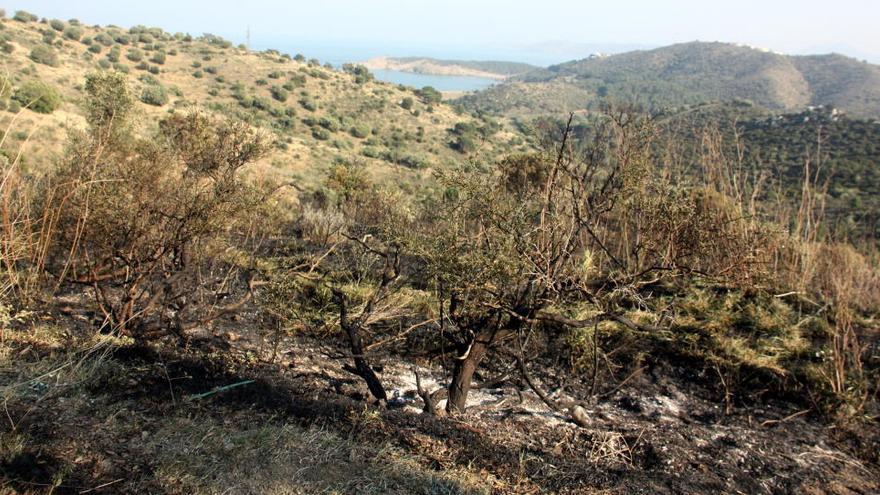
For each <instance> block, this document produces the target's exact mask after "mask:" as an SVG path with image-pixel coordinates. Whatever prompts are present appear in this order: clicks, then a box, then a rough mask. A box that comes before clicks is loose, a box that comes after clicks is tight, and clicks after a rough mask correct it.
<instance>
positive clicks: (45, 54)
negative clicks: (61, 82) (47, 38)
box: [30, 45, 58, 67]
mask: <svg viewBox="0 0 880 495" xmlns="http://www.w3.org/2000/svg"><path fill="white" fill-rule="evenodd" d="M30 58H31V60H33V61H34V62H37V63H38V64H43V65H48V66H50V67H58V54H56V53H55V50H54V49H53V48H52V47H51V46H48V45H37V46H35V47H34V49H33V50H31V54H30Z"/></svg>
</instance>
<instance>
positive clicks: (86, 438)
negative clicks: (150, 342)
mask: <svg viewBox="0 0 880 495" xmlns="http://www.w3.org/2000/svg"><path fill="white" fill-rule="evenodd" d="M313 344H314V343H313V342H310V341H307V340H306V341H296V342H287V343H285V344H284V353H283V355H285V356H288V358H287V359H281V360H278V361H277V362H275V363H267V362H259V361H258V360H255V359H252V358H247V356H248V355H247V353H246V352H243V351H242V352H238V353H236V352H234V351H235V349H236V347H237V346H242V347H245V346H246V345H247V344H246V343H245V342H243V341H242V342H238V343H237V342H226V346H227V347H229V348H230V349H231V350H232V351H233V352H230V350H229V349H227V350H225V351H224V352H216V346H214V345H202V346H190V347H188V348H180V347H176V346H162V347H146V346H130V347H122V348H117V349H115V350H114V351H113V352H112V353H111V354H110V355H108V356H106V357H105V363H104V365H103V366H102V367H101V368H100V370H99V371H98V372H97V373H96V374H95V375H94V376H92V377H91V378H89V379H88V380H87V381H86V382H84V383H82V384H80V385H77V386H75V387H73V388H68V389H65V390H61V391H55V392H54V393H53V392H52V390H51V389H52V385H51V383H47V384H42V382H39V381H38V382H34V383H31V384H30V385H29V386H28V391H27V393H23V394H21V395H20V396H17V397H16V399H15V400H10V401H8V402H7V403H6V404H5V411H4V414H3V416H6V418H4V421H3V427H2V428H3V429H4V430H3V433H4V435H6V434H9V433H16V434H18V435H22V436H24V437H25V438H26V439H27V440H28V441H27V444H26V445H27V447H26V448H25V449H23V450H22V451H20V452H18V453H16V454H15V455H0V459H2V464H0V476H2V478H3V482H2V484H0V493H2V492H3V490H8V491H10V492H11V493H44V492H49V491H50V488H49V487H50V486H51V485H52V484H53V480H56V479H62V481H61V485H60V486H57V487H55V488H54V491H53V493H82V492H83V491H86V490H89V489H92V490H93V491H90V492H88V493H169V492H171V493H173V490H169V489H168V488H167V487H162V486H160V485H158V484H157V483H154V482H153V481H152V479H153V474H154V471H155V469H156V466H155V464H154V462H153V460H152V459H151V458H150V457H149V456H148V455H146V454H145V453H144V451H143V449H142V447H141V442H139V439H140V438H145V437H148V436H150V435H151V434H152V433H153V432H154V431H155V430H156V429H157V428H159V425H160V424H161V422H162V420H163V418H167V417H169V416H180V417H187V418H200V417H202V418H213V419H216V420H222V421H224V422H226V423H227V424H230V423H231V424H233V425H235V424H237V423H239V422H240V423H241V424H242V426H243V427H244V426H245V424H247V425H253V424H254V423H260V422H282V421H283V422H291V421H294V422H297V423H300V424H302V425H307V426H312V425H319V426H321V427H324V428H327V429H330V430H333V431H338V432H342V433H344V434H345V435H347V436H349V437H350V438H354V439H362V440H364V441H376V442H390V443H393V444H394V445H397V446H399V447H401V448H403V449H406V450H408V451H411V452H413V453H414V454H417V455H418V456H420V458H421V459H423V460H424V463H425V464H426V465H427V466H428V467H429V468H430V469H434V470H444V469H446V468H449V467H452V466H467V467H468V469H472V470H477V471H482V472H487V473H491V474H492V475H494V476H495V477H497V478H499V479H501V480H509V481H511V483H510V484H509V485H501V486H499V487H498V488H497V491H498V492H499V493H504V492H508V493H526V492H528V493H595V492H597V491H600V492H605V493H622V494H623V493H627V494H636V493H645V494H649V493H815V494H819V493H834V494H853V493H859V494H866V493H880V463H878V461H880V460H878V452H880V433H878V425H877V423H876V422H865V421H862V422H854V423H851V424H849V425H844V426H842V425H839V424H834V423H831V422H829V421H828V420H827V418H823V417H820V416H818V415H817V414H816V413H815V412H812V411H809V410H807V412H801V411H803V410H804V408H803V404H802V403H798V402H797V401H792V400H789V399H790V398H787V397H785V396H780V397H763V398H762V402H761V403H760V404H748V405H745V404H736V403H733V404H731V403H730V401H726V400H725V397H723V396H722V394H719V391H718V390H717V387H712V386H710V385H709V383H708V381H707V380H706V379H705V377H704V376H702V375H701V373H702V372H695V371H694V368H693V367H692V366H690V365H688V364H687V363H681V362H678V363H676V362H674V361H675V360H673V359H672V358H670V357H669V356H664V355H659V356H657V357H656V358H653V359H652V360H649V361H648V362H646V363H645V365H644V370H643V372H641V373H639V375H638V376H636V377H634V378H633V379H631V380H630V381H629V382H627V383H626V384H625V386H623V387H621V388H620V390H617V391H615V392H614V393H613V394H610V395H607V396H605V397H603V398H601V399H600V400H598V401H596V402H595V403H594V404H593V405H592V406H591V407H590V408H589V410H588V414H589V417H590V422H591V423H590V424H589V425H588V426H587V427H582V426H576V425H574V424H572V423H570V422H568V421H567V420H566V419H565V418H564V417H562V416H560V415H557V414H553V413H550V412H548V411H547V409H546V408H543V407H542V406H541V404H540V403H538V402H537V401H535V399H534V397H533V396H532V395H531V393H530V392H528V391H519V392H518V391H517V390H516V388H517V387H516V385H515V384H508V385H505V386H501V387H500V388H498V389H495V390H492V391H490V392H488V393H487V394H486V396H488V397H495V398H496V399H497V400H496V401H495V402H491V401H489V403H486V404H484V403H481V404H479V405H475V406H473V407H471V408H470V410H469V412H468V413H467V414H466V415H464V416H462V417H454V418H451V417H433V416H429V415H425V414H419V413H417V412H416V408H418V407H420V404H419V401H418V400H417V399H416V400H414V401H413V404H412V405H411V406H410V407H397V408H386V407H382V408H379V407H377V406H374V405H370V404H369V401H368V400H366V399H365V398H364V397H365V396H366V394H365V392H364V389H363V387H362V386H361V385H360V384H359V383H358V381H357V380H355V379H354V377H352V376H346V375H345V374H339V373H337V372H336V369H337V368H338V366H339V363H337V362H331V361H326V362H325V361H322V359H323V358H321V357H320V356H318V354H320V353H319V352H317V351H316V350H315V349H316V347H314V345H313ZM50 352H55V351H53V350H45V349H30V350H29V352H26V353H22V357H21V358H20V359H23V360H36V359H42V358H44V357H45V356H46V355H47V353H50ZM324 364H326V369H325V367H324V366H323V365H324ZM328 370H329V371H328ZM392 372H393V370H391V369H387V370H384V373H386V374H388V375H390V374H392ZM545 372H546V373H549V371H545ZM381 376H382V374H381V373H380V377H381ZM245 380H253V382H251V383H247V384H244V385H241V386H238V387H235V388H231V389H228V390H223V391H218V392H216V393H214V394H211V395H209V396H205V397H203V398H200V399H198V400H188V398H190V397H191V396H195V395H197V394H204V393H205V392H210V391H212V390H215V389H216V388H217V387H223V386H227V385H230V384H235V383H240V382H242V381H245ZM4 385H6V384H4ZM401 392H403V393H404V395H405V396H407V397H411V396H412V391H411V390H403V389H402V390H401ZM74 402H76V404H77V405H76V407H73V406H72V404H73V403H74ZM365 407H367V408H375V409H376V411H377V414H378V417H379V418H380V419H381V420H380V421H373V422H369V423H365V422H362V421H359V420H358V419H357V418H358V417H360V416H359V414H358V413H361V412H362V411H364V409H365ZM107 411H113V415H114V416H116V417H119V416H120V415H121V416H124V421H122V422H121V424H123V425H124V426H123V427H114V428H108V427H107V424H108V418H107V415H108V413H107ZM7 419H8V421H7ZM13 424H14V425H15V427H14V429H13V428H12V427H11V425H13ZM522 479H526V480H527V482H526V483H522V482H521V480H522ZM513 480H520V481H519V482H517V483H516V484H514V483H513ZM102 485H106V486H103V487H102ZM505 486H506V487H508V488H505ZM514 486H515V487H516V488H513V487H514ZM96 487H100V488H96Z"/></svg>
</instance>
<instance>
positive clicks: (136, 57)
mask: <svg viewBox="0 0 880 495" xmlns="http://www.w3.org/2000/svg"><path fill="white" fill-rule="evenodd" d="M125 58H127V59H129V60H131V61H132V62H140V61H141V60H143V59H144V52H142V51H140V50H138V49H137V48H132V49H131V50H129V51H128V53H126V54H125Z"/></svg>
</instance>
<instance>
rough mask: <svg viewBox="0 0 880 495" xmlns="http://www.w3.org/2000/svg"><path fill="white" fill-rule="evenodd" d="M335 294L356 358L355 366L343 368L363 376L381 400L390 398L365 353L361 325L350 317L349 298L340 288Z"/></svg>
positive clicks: (352, 352)
mask: <svg viewBox="0 0 880 495" xmlns="http://www.w3.org/2000/svg"><path fill="white" fill-rule="evenodd" d="M333 294H334V296H336V302H337V303H338V304H339V325H340V326H341V327H342V330H343V331H345V334H346V336H347V337H348V346H349V349H350V350H351V355H352V359H353V360H354V366H349V365H345V366H343V368H345V370H347V371H348V372H349V373H353V374H355V375H357V376H359V377H361V378H363V380H364V381H365V382H366V383H367V387H368V388H369V389H370V393H371V394H373V397H375V398H376V399H378V400H381V401H385V400H388V395H387V394H386V393H385V387H383V386H382V382H381V381H380V380H379V377H378V376H376V373H375V372H374V371H373V368H372V367H371V366H370V363H369V362H368V361H367V358H366V356H365V354H364V344H363V341H362V340H361V335H360V328H359V325H358V324H357V323H356V322H352V321H350V320H349V318H348V299H347V298H346V297H345V294H343V293H342V291H340V290H335V289H334V290H333Z"/></svg>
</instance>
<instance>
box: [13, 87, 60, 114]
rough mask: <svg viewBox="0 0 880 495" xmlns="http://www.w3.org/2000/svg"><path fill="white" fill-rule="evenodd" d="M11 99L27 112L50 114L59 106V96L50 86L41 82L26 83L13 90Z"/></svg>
mask: <svg viewBox="0 0 880 495" xmlns="http://www.w3.org/2000/svg"><path fill="white" fill-rule="evenodd" d="M12 99H13V100H15V101H17V102H18V103H19V104H21V106H22V107H25V108H27V109H29V110H32V111H34V112H38V113H52V112H54V111H55V110H57V109H58V107H59V106H61V95H59V94H58V91H57V90H56V89H55V88H53V87H52V86H50V85H48V84H46V83H44V82H42V81H36V80H32V81H27V82H26V83H24V84H22V85H21V87H19V88H17V89H16V90H15V93H14V94H13V95H12Z"/></svg>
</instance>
